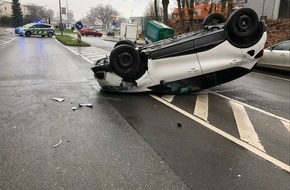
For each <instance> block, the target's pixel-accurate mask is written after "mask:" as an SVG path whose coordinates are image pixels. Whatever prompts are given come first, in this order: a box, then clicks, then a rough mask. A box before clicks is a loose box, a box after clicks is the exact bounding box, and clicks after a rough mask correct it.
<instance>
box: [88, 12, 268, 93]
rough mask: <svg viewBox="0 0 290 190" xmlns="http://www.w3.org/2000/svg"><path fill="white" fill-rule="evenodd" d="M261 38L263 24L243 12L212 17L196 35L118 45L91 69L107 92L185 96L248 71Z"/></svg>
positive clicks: (263, 39)
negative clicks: (137, 44) (138, 44)
mask: <svg viewBox="0 0 290 190" xmlns="http://www.w3.org/2000/svg"><path fill="white" fill-rule="evenodd" d="M213 21H214V22H213ZM266 38H267V32H266V26H265V24H264V22H263V21H258V18H257V15H256V13H255V12H254V11H253V10H251V9H249V8H243V9H240V10H237V11H235V12H234V13H232V14H231V15H230V17H229V18H228V19H227V20H225V18H223V17H222V16H221V15H220V14H218V13H214V14H211V15H209V16H208V17H207V18H206V19H205V20H204V23H203V29H201V30H199V31H196V32H191V33H186V34H182V35H179V36H176V37H174V38H170V39H165V40H162V41H158V42H155V43H152V44H147V45H143V46H139V47H135V44H133V43H132V42H130V41H128V40H122V41H119V42H117V43H116V45H115V47H114V49H113V50H112V51H111V53H110V55H109V56H107V57H105V58H103V59H100V60H98V61H97V62H96V63H95V64H94V65H93V66H92V70H93V72H94V76H95V78H96V79H97V81H98V83H99V84H100V86H101V87H102V88H103V89H104V90H108V91H116V92H145V91H152V92H156V93H162V94H190V93H193V92H196V91H200V90H203V89H206V88H210V87H213V86H216V85H219V84H223V83H226V82H229V81H231V80H234V79H237V78H239V77H241V76H243V75H245V74H247V73H249V72H250V71H251V70H252V69H253V67H254V66H255V64H256V62H257V61H258V59H259V58H260V57H261V56H262V54H263V49H264V44H265V42H266Z"/></svg>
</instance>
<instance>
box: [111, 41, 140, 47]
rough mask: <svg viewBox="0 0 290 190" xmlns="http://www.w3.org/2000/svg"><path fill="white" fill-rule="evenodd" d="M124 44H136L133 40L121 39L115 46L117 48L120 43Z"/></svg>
mask: <svg viewBox="0 0 290 190" xmlns="http://www.w3.org/2000/svg"><path fill="white" fill-rule="evenodd" d="M123 44H126V45H129V46H132V47H134V48H135V44H134V42H132V41H131V40H120V41H118V42H117V43H116V44H115V46H114V48H116V47H117V46H119V45H123Z"/></svg>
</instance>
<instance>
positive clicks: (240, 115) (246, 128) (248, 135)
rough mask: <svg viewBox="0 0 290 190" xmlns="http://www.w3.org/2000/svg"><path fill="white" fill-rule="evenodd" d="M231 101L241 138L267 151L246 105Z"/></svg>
mask: <svg viewBox="0 0 290 190" xmlns="http://www.w3.org/2000/svg"><path fill="white" fill-rule="evenodd" d="M230 103H231V106H232V109H233V113H234V117H235V120H236V124H237V128H238V131H239V134H240V137H241V139H242V140H243V141H246V142H248V143H249V144H251V145H253V146H254V147H256V148H258V149H260V150H262V151H263V152H266V151H265V149H264V147H263V145H262V144H261V143H260V139H259V137H258V134H257V133H256V131H255V129H254V126H253V125H252V122H251V121H250V119H249V116H248V114H247V112H246V110H245V108H244V106H243V105H241V104H238V103H236V102H233V101H230Z"/></svg>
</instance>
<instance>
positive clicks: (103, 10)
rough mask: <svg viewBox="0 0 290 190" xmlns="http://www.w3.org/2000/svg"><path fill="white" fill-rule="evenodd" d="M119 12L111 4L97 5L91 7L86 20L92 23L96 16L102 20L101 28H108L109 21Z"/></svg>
mask: <svg viewBox="0 0 290 190" xmlns="http://www.w3.org/2000/svg"><path fill="white" fill-rule="evenodd" d="M117 15H119V12H118V11H117V10H115V9H114V8H113V7H112V6H111V5H109V4H107V5H105V6H104V5H102V4H101V5H98V6H96V7H91V9H90V11H89V12H88V13H87V15H86V18H85V19H86V21H87V22H88V24H90V25H94V23H95V20H96V18H98V19H101V20H102V21H103V28H106V29H108V28H109V26H110V22H111V21H112V20H113V19H114V17H117Z"/></svg>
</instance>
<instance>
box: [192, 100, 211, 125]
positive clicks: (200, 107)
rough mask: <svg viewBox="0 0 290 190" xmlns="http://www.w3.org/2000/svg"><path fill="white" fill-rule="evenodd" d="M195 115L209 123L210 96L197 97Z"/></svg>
mask: <svg viewBox="0 0 290 190" xmlns="http://www.w3.org/2000/svg"><path fill="white" fill-rule="evenodd" d="M193 114H194V115H196V116H198V117H200V118H201V119H203V120H205V121H208V94H198V95H197V97H196V102H195V108H194V113H193Z"/></svg>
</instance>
